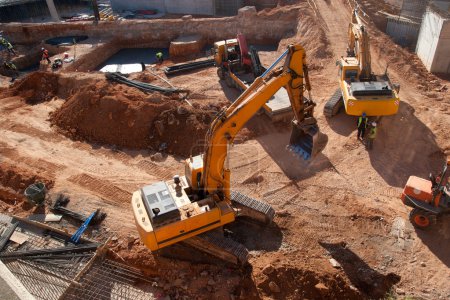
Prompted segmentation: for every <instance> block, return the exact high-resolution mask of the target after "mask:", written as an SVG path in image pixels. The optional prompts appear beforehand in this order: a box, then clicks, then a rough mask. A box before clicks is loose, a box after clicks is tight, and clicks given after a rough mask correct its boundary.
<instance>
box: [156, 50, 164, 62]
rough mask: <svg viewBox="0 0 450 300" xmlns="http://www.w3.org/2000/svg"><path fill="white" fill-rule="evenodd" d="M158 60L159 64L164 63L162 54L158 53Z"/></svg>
mask: <svg viewBox="0 0 450 300" xmlns="http://www.w3.org/2000/svg"><path fill="white" fill-rule="evenodd" d="M156 60H157V61H158V63H162V62H163V60H164V58H163V54H162V52H158V53H156Z"/></svg>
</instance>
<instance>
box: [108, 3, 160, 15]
mask: <svg viewBox="0 0 450 300" xmlns="http://www.w3.org/2000/svg"><path fill="white" fill-rule="evenodd" d="M110 2H111V7H112V9H113V10H114V11H118V12H120V11H122V10H129V11H134V10H141V9H157V10H158V11H160V12H165V11H166V9H165V4H164V2H165V0H110Z"/></svg>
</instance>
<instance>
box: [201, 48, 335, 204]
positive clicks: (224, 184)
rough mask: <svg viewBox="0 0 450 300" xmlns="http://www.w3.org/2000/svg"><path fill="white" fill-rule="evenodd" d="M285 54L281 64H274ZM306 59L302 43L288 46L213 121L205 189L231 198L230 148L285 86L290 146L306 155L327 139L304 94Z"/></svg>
mask: <svg viewBox="0 0 450 300" xmlns="http://www.w3.org/2000/svg"><path fill="white" fill-rule="evenodd" d="M283 58H286V60H285V63H284V65H283V66H282V67H280V68H278V69H275V66H276V65H277V64H278V63H279V62H280V61H281V60H282V59H283ZM307 70H308V69H307V65H306V61H305V50H304V49H303V47H302V46H300V45H289V46H288V49H287V50H286V51H285V52H284V53H283V54H282V55H281V56H280V57H279V58H278V59H277V61H276V62H275V63H274V64H273V65H272V66H271V67H270V68H268V69H267V71H266V72H264V74H262V75H261V76H260V77H258V78H257V79H256V80H255V81H254V82H253V84H252V85H251V86H250V87H249V88H248V89H247V90H246V91H245V92H244V93H243V94H242V95H241V96H240V97H239V98H238V99H237V100H236V101H235V102H234V103H233V104H232V105H230V106H229V107H228V108H226V109H225V110H223V111H222V112H221V113H220V114H219V115H218V117H217V118H216V119H215V120H214V121H213V123H212V125H211V127H210V130H209V131H208V133H207V136H206V151H205V155H204V162H203V166H204V168H203V170H204V172H203V176H202V181H201V182H202V184H201V187H202V189H203V190H204V191H205V192H207V193H209V194H215V195H217V196H218V197H219V199H218V200H225V201H227V202H228V203H229V201H230V169H229V166H228V150H229V147H230V146H231V144H232V143H233V140H234V138H235V137H236V135H237V133H238V132H239V131H240V130H241V128H242V127H243V126H244V125H245V123H246V122H247V121H248V120H249V119H250V118H251V117H252V116H254V115H255V114H256V113H257V112H258V110H259V109H260V108H261V107H262V106H263V105H264V104H265V103H266V102H267V101H268V100H269V99H270V97H271V96H272V95H274V94H275V93H276V92H277V91H278V90H279V89H280V88H281V87H285V88H286V90H287V92H288V95H289V98H290V102H291V107H292V109H293V111H294V120H293V123H292V124H293V132H292V135H291V140H290V147H291V149H294V151H296V152H298V153H299V154H302V156H303V157H304V158H305V159H308V158H310V157H313V156H315V155H316V154H318V153H319V152H321V151H322V150H323V148H324V147H325V145H326V143H327V138H326V136H325V135H323V134H321V133H320V132H319V130H318V127H317V121H316V119H315V118H314V116H313V112H314V106H315V103H314V102H313V101H312V100H311V99H306V98H305V97H303V91H304V90H307V91H310V90H311V87H310V83H309V77H308V72H307Z"/></svg>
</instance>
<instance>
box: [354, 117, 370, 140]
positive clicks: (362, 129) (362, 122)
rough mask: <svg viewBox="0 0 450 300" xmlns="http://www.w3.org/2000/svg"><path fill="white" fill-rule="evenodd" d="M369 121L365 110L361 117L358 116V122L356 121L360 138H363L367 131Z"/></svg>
mask: <svg viewBox="0 0 450 300" xmlns="http://www.w3.org/2000/svg"><path fill="white" fill-rule="evenodd" d="M368 121H369V118H367V116H366V113H365V112H363V113H362V115H361V116H360V117H358V122H357V123H356V124H357V126H358V139H359V138H361V140H362V139H363V138H364V134H365V133H366V128H367V122H368Z"/></svg>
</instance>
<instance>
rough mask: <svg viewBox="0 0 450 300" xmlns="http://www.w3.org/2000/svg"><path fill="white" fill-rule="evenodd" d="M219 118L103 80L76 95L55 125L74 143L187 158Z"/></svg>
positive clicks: (203, 109) (175, 97) (211, 112)
mask: <svg viewBox="0 0 450 300" xmlns="http://www.w3.org/2000/svg"><path fill="white" fill-rule="evenodd" d="M214 114H215V111H214V110H211V109H210V108H208V107H198V108H194V107H191V106H189V105H188V104H187V103H186V102H183V101H181V100H179V99H178V95H173V96H171V97H169V96H163V95H161V94H159V93H153V94H146V93H144V92H141V91H139V90H137V89H135V88H131V87H128V86H124V85H120V84H111V83H109V82H107V81H106V80H101V81H98V82H96V83H94V84H91V85H88V86H86V87H85V88H82V89H81V90H79V91H77V92H75V93H74V94H73V95H72V96H70V97H69V98H68V100H67V101H66V103H64V105H63V106H62V107H61V108H60V109H58V110H56V111H55V112H54V113H52V114H51V116H50V120H51V122H52V124H54V125H56V126H58V127H59V128H60V130H61V131H62V133H63V134H65V135H66V136H68V137H70V138H72V139H76V140H84V141H87V142H91V143H102V144H106V145H110V146H116V147H121V148H128V149H151V150H156V151H167V152H169V153H174V154H178V155H183V156H185V155H188V154H189V153H190V152H191V149H192V148H193V145H195V144H196V143H197V142H198V139H203V137H204V136H205V133H206V130H207V128H208V126H209V123H210V122H211V120H212V116H213V115H214Z"/></svg>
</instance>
